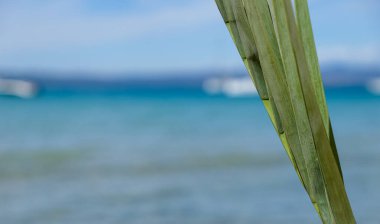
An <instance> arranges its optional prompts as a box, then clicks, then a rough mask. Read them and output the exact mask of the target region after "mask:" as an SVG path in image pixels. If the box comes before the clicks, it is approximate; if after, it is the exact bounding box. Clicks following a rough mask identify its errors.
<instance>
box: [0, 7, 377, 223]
mask: <svg viewBox="0 0 380 224" xmlns="http://www.w3.org/2000/svg"><path fill="white" fill-rule="evenodd" d="M309 3H310V10H311V16H312V22H313V26H314V32H315V37H316V42H317V48H318V54H319V58H320V62H321V68H322V71H323V79H324V82H325V84H326V91H327V100H328V104H329V109H330V113H331V118H332V123H333V127H334V130H335V135H336V140H337V144H338V148H339V150H340V151H339V152H340V157H341V163H342V167H343V170H344V174H345V183H346V185H347V191H348V194H349V197H350V199H351V202H352V206H353V209H354V213H355V214H356V217H357V221H358V223H366V224H371V223H379V222H380V213H379V211H380V204H379V201H380V192H379V190H378V189H379V188H380V151H379V148H380V140H379V139H380V128H379V127H380V38H379V36H380V23H379V21H380V17H379V13H378V12H379V11H380V2H379V1H377V0H362V1H356V0H336V1H333V2H332V1H327V0H320V1H315V0H310V1H309ZM0 95H1V96H0V219H1V220H2V221H1V222H2V223H7V224H13V223H14V224H16V223H17V224H18V223H20V224H21V223H38V224H43V223H46V224H47V223H49V224H51V223H73V224H75V223H78V224H79V223H80V224H82V223H143V224H156V223H157V224H161V223H165V224H168V223H173V224H176V223H184V224H186V223H189V224H190V223H191V224H203V223H207V224H210V223H218V224H220V223H239V224H240V223H241V224H243V223H265V224H268V223H319V220H318V217H317V215H316V212H314V209H313V207H312V205H311V203H310V202H309V198H308V196H307V194H306V192H305V191H304V189H303V188H302V186H301V183H300V182H299V180H298V178H297V176H296V173H295V172H294V170H293V167H292V166H291V163H290V162H289V160H288V158H287V156H286V153H285V151H284V150H283V148H282V146H281V143H280V141H279V139H278V137H277V136H276V133H275V131H274V129H273V127H272V125H271V123H270V121H269V118H268V116H267V114H266V112H265V110H264V107H263V106H262V104H261V101H260V100H259V98H258V97H257V95H256V91H255V89H254V88H253V85H252V84H251V81H250V80H249V78H248V75H247V73H246V71H245V69H244V66H243V63H242V62H241V60H240V57H239V55H238V53H237V50H236V49H235V46H234V44H233V42H232V39H231V38H230V36H229V34H228V31H227V29H226V27H225V26H224V23H223V20H222V18H221V16H220V15H219V12H218V10H217V8H216V5H215V3H214V2H213V0H209V1H205V0H191V1H190V0H187V1H184V0H176V1H174V0H150V1H146V0H109V1H103V0H54V1H44V0H16V1H14V0H1V1H0Z"/></svg>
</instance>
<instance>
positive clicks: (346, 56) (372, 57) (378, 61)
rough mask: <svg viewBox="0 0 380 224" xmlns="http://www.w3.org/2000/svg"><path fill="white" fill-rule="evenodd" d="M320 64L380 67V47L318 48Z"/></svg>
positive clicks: (369, 45) (342, 46)
mask: <svg viewBox="0 0 380 224" xmlns="http://www.w3.org/2000/svg"><path fill="white" fill-rule="evenodd" d="M318 56H319V60H320V62H321V63H322V64H323V63H325V64H327V63H348V64H351V65H375V66H378V67H380V46H379V45H376V44H367V45H363V46H344V45H340V46H339V45H334V46H322V47H320V48H318Z"/></svg>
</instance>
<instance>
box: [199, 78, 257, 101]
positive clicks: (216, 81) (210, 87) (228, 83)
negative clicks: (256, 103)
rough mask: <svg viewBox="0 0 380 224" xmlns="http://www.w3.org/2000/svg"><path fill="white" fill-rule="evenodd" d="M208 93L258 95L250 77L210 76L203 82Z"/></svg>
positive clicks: (233, 95)
mask: <svg viewBox="0 0 380 224" xmlns="http://www.w3.org/2000/svg"><path fill="white" fill-rule="evenodd" d="M203 89H204V91H206V92H207V93H208V94H211V95H215V94H224V95H226V96H229V97H242V96H255V95H258V93H257V90H256V88H255V86H254V85H253V83H252V80H251V79H250V78H210V79H207V80H206V81H205V82H204V83H203Z"/></svg>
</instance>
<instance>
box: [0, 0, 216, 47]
mask: <svg viewBox="0 0 380 224" xmlns="http://www.w3.org/2000/svg"><path fill="white" fill-rule="evenodd" d="M82 4H83V2H82V1H80V0H76V1H74V0H67V1H54V2H50V3H48V4H44V5H43V4H36V5H35V6H33V5H25V7H22V5H21V6H20V5H17V4H16V2H15V3H14V4H10V3H9V4H7V5H5V7H3V9H2V10H1V11H0V14H3V15H2V16H1V17H2V19H3V21H2V22H1V23H0V30H1V34H0V52H2V54H4V53H6V52H19V51H24V50H30V49H54V48H57V47H59V48H62V47H65V46H92V45H96V44H99V43H108V42H112V41H117V40H126V41H128V40H133V39H134V38H141V37H144V36H148V35H158V34H160V33H164V32H173V31H174V30H176V29H189V28H192V27H195V26H199V24H202V23H209V22H213V21H216V20H218V19H220V18H218V17H217V14H216V13H210V12H212V11H213V10H215V6H214V5H213V4H214V3H213V2H212V1H204V0H200V1H194V2H193V3H191V4H186V6H178V5H177V6H172V7H170V6H169V7H165V8H164V9H161V10H158V11H155V12H150V13H144V12H138V13H137V12H134V13H133V14H132V13H129V14H127V13H126V14H120V13H117V14H107V15H102V14H90V13H83V12H81V11H80V9H81V6H82Z"/></svg>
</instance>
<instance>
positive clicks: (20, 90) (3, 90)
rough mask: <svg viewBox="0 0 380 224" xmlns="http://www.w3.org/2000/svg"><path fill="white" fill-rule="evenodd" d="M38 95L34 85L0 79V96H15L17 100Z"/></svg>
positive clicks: (27, 82) (21, 81)
mask: <svg viewBox="0 0 380 224" xmlns="http://www.w3.org/2000/svg"><path fill="white" fill-rule="evenodd" d="M37 93H38V86H37V85H36V84H35V83H32V82H29V81H23V80H15V79H4V78H0V96H1V95H5V96H15V97H19V98H24V99H28V98H32V97H35V96H36V95H37Z"/></svg>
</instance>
